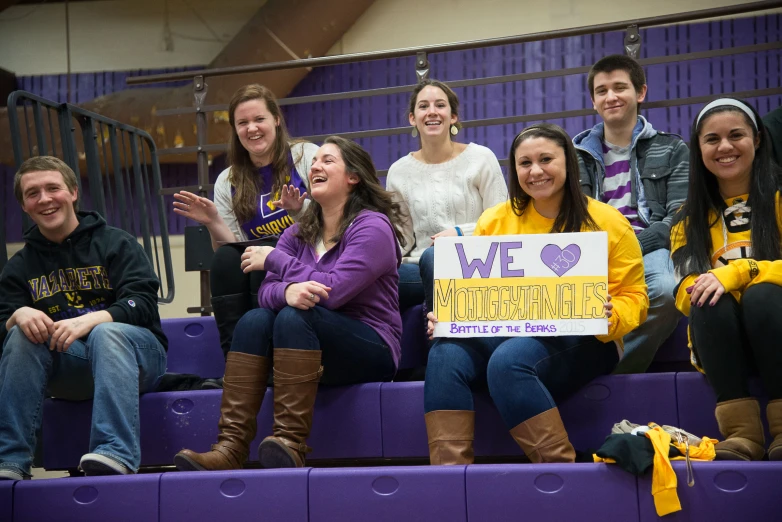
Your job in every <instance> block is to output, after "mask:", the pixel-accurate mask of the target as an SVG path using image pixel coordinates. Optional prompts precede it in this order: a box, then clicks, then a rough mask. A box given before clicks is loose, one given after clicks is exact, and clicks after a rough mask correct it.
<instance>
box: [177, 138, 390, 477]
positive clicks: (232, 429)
mask: <svg viewBox="0 0 782 522" xmlns="http://www.w3.org/2000/svg"><path fill="white" fill-rule="evenodd" d="M309 180H310V195H311V196H312V199H313V200H314V201H313V202H312V204H310V205H309V206H308V208H307V210H306V211H305V212H304V214H303V215H302V216H301V218H300V219H299V220H298V223H297V224H295V225H293V226H291V227H290V228H288V229H287V230H285V232H284V233H283V234H282V237H280V240H279V242H278V243H277V246H276V247H269V246H260V247H249V248H248V249H247V250H246V251H245V253H244V254H243V256H242V269H243V270H244V271H245V272H249V271H251V270H266V272H267V275H266V278H265V279H264V281H263V284H262V286H261V289H260V292H259V293H258V302H259V304H260V308H257V309H255V310H251V311H249V312H247V313H246V314H245V315H244V316H243V317H242V318H241V319H240V320H239V323H238V324H237V325H236V330H235V331H234V337H233V343H232V345H231V351H230V352H229V353H228V358H227V360H226V365H225V379H224V381H225V384H224V386H223V400H222V405H221V408H220V410H221V417H220V422H219V424H218V428H219V430H220V434H219V435H218V438H217V444H214V445H213V446H212V450H211V451H209V452H206V453H195V452H193V451H191V450H182V451H180V452H179V453H177V455H176V456H175V457H174V463H175V464H176V466H177V468H179V469H180V470H190V471H194V470H201V471H203V470H226V469H239V468H241V467H242V465H243V464H244V462H245V461H246V460H247V457H248V455H249V445H250V442H251V441H252V440H253V439H254V438H255V435H256V420H255V419H256V417H257V415H258V411H259V410H260V407H261V401H262V400H263V396H264V393H265V391H266V382H267V377H268V373H269V368H270V367H272V366H273V373H274V429H273V435H272V436H271V437H266V439H264V440H263V442H262V443H261V445H260V447H259V448H258V452H259V460H260V461H261V465H262V466H263V467H265V468H286V467H301V466H303V465H304V454H305V453H307V452H308V451H310V448H309V447H307V445H306V440H307V437H308V436H309V433H310V428H311V427H312V409H313V406H314V404H315V396H316V394H317V391H318V383H319V382H323V383H325V384H337V385H344V384H354V383H360V382H375V381H388V380H390V379H391V378H392V377H393V376H394V373H395V372H396V368H397V365H398V363H399V352H400V339H401V336H402V321H401V318H400V315H399V304H398V303H399V300H398V294H397V291H398V290H397V288H398V280H399V275H398V271H397V270H398V267H399V263H400V262H401V259H402V254H401V252H400V249H399V245H398V243H397V241H399V242H402V246H404V239H403V238H402V232H401V225H400V221H401V218H402V217H403V216H400V208H399V205H398V204H395V203H393V202H392V198H391V195H390V193H389V192H387V191H385V190H384V189H383V187H382V186H381V185H380V183H379V182H378V179H377V174H376V172H375V168H374V166H373V165H372V158H371V157H370V156H369V154H368V153H367V152H366V151H365V150H364V149H362V148H361V147H360V146H358V145H357V144H356V143H354V142H352V141H349V140H346V139H344V138H339V137H330V138H327V139H326V141H325V143H324V145H323V146H322V147H321V148H320V149H319V150H318V152H317V154H316V156H315V158H314V160H313V163H312V168H311V169H310V172H309Z"/></svg>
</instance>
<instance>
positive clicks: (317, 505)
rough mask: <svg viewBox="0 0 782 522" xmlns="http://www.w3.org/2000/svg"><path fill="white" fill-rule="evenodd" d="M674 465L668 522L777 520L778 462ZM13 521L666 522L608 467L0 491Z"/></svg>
mask: <svg viewBox="0 0 782 522" xmlns="http://www.w3.org/2000/svg"><path fill="white" fill-rule="evenodd" d="M683 464H684V463H674V468H675V470H676V473H677V476H678V479H679V485H678V488H677V489H678V495H679V498H680V501H681V505H682V508H683V510H682V511H680V512H678V513H674V514H672V515H668V516H666V517H665V520H670V521H695V520H698V521H712V520H752V521H755V522H764V521H771V520H778V516H779V514H780V512H782V496H780V495H779V494H778V490H777V488H778V478H779V476H780V474H782V463H775V462H774V463H772V462H754V463H744V462H704V463H698V462H696V463H694V464H693V467H694V476H695V485H694V487H691V488H690V487H687V485H686V472H685V467H684V465H683ZM0 520H3V521H6V520H7V521H9V522H28V521H35V522H49V521H51V522H62V521H63V520H79V521H81V522H93V521H95V522H97V521H100V522H103V521H105V520H111V521H113V522H124V521H128V522H130V521H133V522H136V521H142V520H143V521H147V522H153V521H159V522H179V521H182V520H187V521H189V522H202V521H203V522H211V521H214V520H259V521H283V520H284V521H286V522H298V521H301V522H332V521H333V522H342V521H345V520H351V521H352V520H373V521H374V522H386V521H388V522H392V521H393V522H396V521H399V520H405V521H406V522H416V521H422V522H423V521H427V522H428V521H432V520H448V521H454V522H460V521H464V522H467V521H470V522H483V521H487V522H488V521H492V522H503V521H511V520H512V521H517V520H529V521H541V520H582V521H585V522H589V521H598V520H599V521H603V520H621V521H623V522H653V521H657V520H659V517H658V516H657V514H656V512H655V509H654V503H653V499H652V496H651V474H648V475H646V476H644V477H641V478H638V479H636V477H634V476H633V475H631V474H629V473H626V472H624V471H622V470H621V469H619V468H618V467H615V466H612V465H607V464H543V465H541V464H498V465H472V466H433V467H428V466H418V467H383V468H336V469H325V468H324V469H311V468H303V469H295V470H245V471H235V472H214V473H164V474H147V475H136V476H131V477H105V478H89V477H85V478H72V479H50V480H36V481H20V482H15V483H10V484H9V483H7V482H6V483H0Z"/></svg>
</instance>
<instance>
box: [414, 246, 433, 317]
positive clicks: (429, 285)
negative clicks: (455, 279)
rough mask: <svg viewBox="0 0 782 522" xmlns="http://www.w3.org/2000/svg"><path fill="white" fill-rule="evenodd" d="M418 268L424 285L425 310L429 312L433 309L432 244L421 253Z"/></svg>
mask: <svg viewBox="0 0 782 522" xmlns="http://www.w3.org/2000/svg"><path fill="white" fill-rule="evenodd" d="M418 269H419V270H420V271H421V283H422V284H423V285H424V295H425V296H426V299H425V300H424V304H426V311H427V312H431V311H433V310H434V306H433V303H434V246H430V247H429V248H427V249H426V250H424V253H423V254H421V259H419V260H418Z"/></svg>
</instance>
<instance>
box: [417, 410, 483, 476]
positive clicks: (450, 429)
mask: <svg viewBox="0 0 782 522" xmlns="http://www.w3.org/2000/svg"><path fill="white" fill-rule="evenodd" d="M424 420H425V421H426V434H427V437H428V438H429V463H430V464H432V465H448V464H472V463H473V462H474V461H475V453H474V452H473V449H472V441H473V440H474V439H475V412H474V411H470V410H436V411H430V412H429V413H427V414H426V415H425V416H424Z"/></svg>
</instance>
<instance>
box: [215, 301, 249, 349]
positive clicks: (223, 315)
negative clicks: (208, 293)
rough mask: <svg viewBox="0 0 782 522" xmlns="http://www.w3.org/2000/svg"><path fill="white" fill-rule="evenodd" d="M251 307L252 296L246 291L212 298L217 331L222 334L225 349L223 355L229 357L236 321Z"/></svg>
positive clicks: (222, 344)
mask: <svg viewBox="0 0 782 522" xmlns="http://www.w3.org/2000/svg"><path fill="white" fill-rule="evenodd" d="M251 308H252V303H250V296H249V295H248V294H246V293H244V294H230V295H221V296H217V297H213V298H212V312H213V313H214V315H215V323H217V332H218V333H219V334H220V348H222V349H223V357H228V352H230V351H231V341H233V338H234V328H236V323H238V322H239V319H241V318H242V316H243V315H244V314H246V313H247V312H248V311H249V310H250V309H251Z"/></svg>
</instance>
